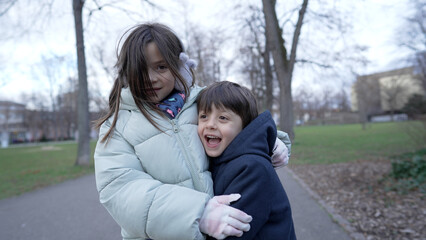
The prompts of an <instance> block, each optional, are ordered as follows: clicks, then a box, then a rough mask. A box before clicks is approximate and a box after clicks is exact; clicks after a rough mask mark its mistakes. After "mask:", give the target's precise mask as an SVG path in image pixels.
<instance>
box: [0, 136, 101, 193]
mask: <svg viewBox="0 0 426 240" xmlns="http://www.w3.org/2000/svg"><path fill="white" fill-rule="evenodd" d="M94 146H95V142H92V143H91V149H92V158H93V151H94ZM76 157H77V143H75V142H68V143H60V144H43V145H39V146H28V147H24V146H23V147H12V148H5V149H0V199H3V198H7V197H11V196H14V195H19V194H21V193H23V192H27V191H31V190H34V189H37V188H40V187H45V186H48V185H51V184H55V183H59V182H62V181H64V180H67V179H72V178H76V177H79V176H82V175H85V174H88V173H92V172H93V159H92V164H91V166H90V167H77V166H74V164H75V160H76Z"/></svg>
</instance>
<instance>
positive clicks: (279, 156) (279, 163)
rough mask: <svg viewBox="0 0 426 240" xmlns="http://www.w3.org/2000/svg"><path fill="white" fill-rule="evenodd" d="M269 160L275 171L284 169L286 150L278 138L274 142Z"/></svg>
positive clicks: (286, 160)
mask: <svg viewBox="0 0 426 240" xmlns="http://www.w3.org/2000/svg"><path fill="white" fill-rule="evenodd" d="M271 160H272V166H274V168H275V169H278V168H281V167H284V166H286V165H287V164H288V148H287V146H286V145H285V144H284V143H283V142H282V141H281V140H280V139H279V138H277V140H276V141H275V146H274V150H273V153H272V157H271Z"/></svg>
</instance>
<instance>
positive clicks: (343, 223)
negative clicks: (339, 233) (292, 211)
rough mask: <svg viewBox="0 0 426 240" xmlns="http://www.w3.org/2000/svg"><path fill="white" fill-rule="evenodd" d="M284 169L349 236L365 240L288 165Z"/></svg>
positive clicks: (355, 239)
mask: <svg viewBox="0 0 426 240" xmlns="http://www.w3.org/2000/svg"><path fill="white" fill-rule="evenodd" d="M285 171H287V172H288V173H290V174H291V175H292V177H293V178H294V179H295V180H296V181H297V182H298V183H299V184H300V185H301V186H302V187H303V188H304V189H305V190H306V191H307V192H308V193H309V195H311V196H312V198H314V199H315V200H316V201H317V202H318V204H319V205H320V206H321V207H322V208H323V209H324V210H325V211H326V212H327V213H328V214H329V215H330V216H331V218H332V219H333V220H334V221H335V222H336V223H337V224H339V226H341V227H342V228H343V229H344V230H345V231H346V232H347V233H348V234H349V236H350V237H351V238H353V239H354V240H366V238H365V237H364V236H363V235H362V234H361V233H358V232H356V230H355V228H353V227H352V226H351V225H350V223H349V222H348V221H347V220H346V219H345V218H343V217H342V216H341V215H340V214H338V213H337V212H336V210H335V209H334V208H333V207H332V206H330V205H329V204H327V203H326V202H325V201H324V200H323V199H322V198H321V197H320V196H319V195H318V194H317V193H316V192H315V191H313V190H312V189H311V188H310V187H309V186H308V185H307V184H306V183H305V182H304V181H303V180H302V179H301V178H299V176H297V174H296V173H295V172H293V171H292V170H291V169H290V168H288V167H287V168H285Z"/></svg>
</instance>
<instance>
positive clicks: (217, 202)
mask: <svg viewBox="0 0 426 240" xmlns="http://www.w3.org/2000/svg"><path fill="white" fill-rule="evenodd" d="M240 197H241V195H240V194H230V195H222V196H215V197H213V198H212V199H210V200H209V201H208V203H207V205H206V208H205V209H204V213H203V216H202V217H201V219H200V230H201V232H203V233H205V234H207V235H209V236H211V237H214V238H216V239H224V238H226V237H228V236H237V237H241V236H242V235H243V231H244V232H247V231H248V230H250V224H249V223H250V222H251V220H252V217H251V216H249V215H247V214H246V213H244V212H243V211H241V210H238V209H236V208H233V207H230V206H228V205H229V204H230V203H231V202H233V201H236V200H238V199H239V198H240Z"/></svg>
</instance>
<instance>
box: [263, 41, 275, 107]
mask: <svg viewBox="0 0 426 240" xmlns="http://www.w3.org/2000/svg"><path fill="white" fill-rule="evenodd" d="M269 52H270V51H269V44H268V40H267V39H266V41H265V52H264V53H263V64H264V66H263V67H264V69H265V85H266V91H265V97H266V101H265V108H266V109H268V110H269V111H271V114H272V103H273V99H274V95H273V94H274V93H273V87H272V79H273V77H272V69H271V61H270V60H269V56H270V55H269Z"/></svg>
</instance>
